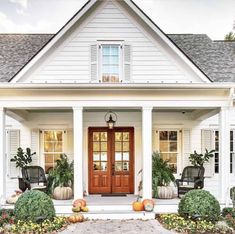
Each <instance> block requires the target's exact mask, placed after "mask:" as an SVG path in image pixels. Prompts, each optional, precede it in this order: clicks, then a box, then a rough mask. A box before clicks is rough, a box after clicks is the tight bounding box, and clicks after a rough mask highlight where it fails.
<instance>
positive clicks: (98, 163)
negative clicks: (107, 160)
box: [93, 162, 100, 171]
mask: <svg viewBox="0 0 235 234" xmlns="http://www.w3.org/2000/svg"><path fill="white" fill-rule="evenodd" d="M93 169H94V171H99V170H100V162H93Z"/></svg>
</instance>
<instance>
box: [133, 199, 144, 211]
mask: <svg viewBox="0 0 235 234" xmlns="http://www.w3.org/2000/svg"><path fill="white" fill-rule="evenodd" d="M132 208H133V210H134V211H143V210H144V205H143V203H142V202H141V201H140V200H139V197H137V200H136V201H134V202H133V203H132Z"/></svg>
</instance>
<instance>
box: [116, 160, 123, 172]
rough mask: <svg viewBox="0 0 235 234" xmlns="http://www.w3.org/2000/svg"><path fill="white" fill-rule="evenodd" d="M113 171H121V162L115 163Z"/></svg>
mask: <svg viewBox="0 0 235 234" xmlns="http://www.w3.org/2000/svg"><path fill="white" fill-rule="evenodd" d="M115 171H122V162H115Z"/></svg>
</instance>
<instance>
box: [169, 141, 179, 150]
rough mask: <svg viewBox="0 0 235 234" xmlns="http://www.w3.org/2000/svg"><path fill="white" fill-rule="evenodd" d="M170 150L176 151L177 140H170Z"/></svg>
mask: <svg viewBox="0 0 235 234" xmlns="http://www.w3.org/2000/svg"><path fill="white" fill-rule="evenodd" d="M170 152H177V142H170Z"/></svg>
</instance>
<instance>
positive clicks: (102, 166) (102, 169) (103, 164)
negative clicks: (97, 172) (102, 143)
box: [101, 162, 107, 171]
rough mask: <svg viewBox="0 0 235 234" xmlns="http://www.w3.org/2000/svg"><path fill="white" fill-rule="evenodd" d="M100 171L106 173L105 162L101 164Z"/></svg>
mask: <svg viewBox="0 0 235 234" xmlns="http://www.w3.org/2000/svg"><path fill="white" fill-rule="evenodd" d="M101 171H107V162H101Z"/></svg>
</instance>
